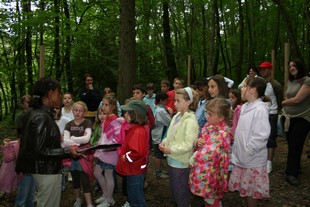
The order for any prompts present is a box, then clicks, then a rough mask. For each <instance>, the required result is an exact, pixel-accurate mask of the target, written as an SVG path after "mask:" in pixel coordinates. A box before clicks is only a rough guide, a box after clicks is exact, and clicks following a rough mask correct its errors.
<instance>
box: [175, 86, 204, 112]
mask: <svg viewBox="0 0 310 207" xmlns="http://www.w3.org/2000/svg"><path fill="white" fill-rule="evenodd" d="M190 90H191V91H192V94H193V102H192V103H191V104H190V105H189V107H188V108H189V109H190V110H191V111H194V110H195V109H196V108H197V104H198V102H199V95H198V93H197V92H196V91H195V90H194V89H192V88H190ZM175 94H178V95H181V96H183V98H184V99H185V100H187V101H190V97H189V95H188V93H187V92H186V90H185V89H184V88H179V89H177V90H176V91H175Z"/></svg>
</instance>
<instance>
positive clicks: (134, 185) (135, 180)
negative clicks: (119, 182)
mask: <svg viewBox="0 0 310 207" xmlns="http://www.w3.org/2000/svg"><path fill="white" fill-rule="evenodd" d="M144 178H145V174H141V175H134V176H126V180H127V196H128V202H129V204H130V207H146V202H145V198H144V189H143V188H144Z"/></svg>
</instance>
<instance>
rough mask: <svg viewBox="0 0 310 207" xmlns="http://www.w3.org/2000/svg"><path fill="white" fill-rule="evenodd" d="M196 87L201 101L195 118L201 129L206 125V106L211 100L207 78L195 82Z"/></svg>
mask: <svg viewBox="0 0 310 207" xmlns="http://www.w3.org/2000/svg"><path fill="white" fill-rule="evenodd" d="M195 85H196V88H197V89H196V91H197V93H198V95H199V99H200V100H199V102H198V105H197V109H196V111H195V116H196V119H197V121H198V124H199V128H200V129H201V128H202V127H203V126H204V125H205V123H206V116H205V112H206V105H207V103H208V101H209V99H210V95H209V92H208V80H207V79H206V78H201V79H199V80H197V81H196V82H195Z"/></svg>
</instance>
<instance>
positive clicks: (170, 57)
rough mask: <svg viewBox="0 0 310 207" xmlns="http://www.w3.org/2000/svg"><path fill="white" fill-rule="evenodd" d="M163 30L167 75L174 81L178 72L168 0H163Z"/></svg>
mask: <svg viewBox="0 0 310 207" xmlns="http://www.w3.org/2000/svg"><path fill="white" fill-rule="evenodd" d="M163 31H164V48H165V56H166V63H167V76H168V79H169V81H170V82H171V83H172V82H173V79H174V78H176V77H177V76H178V73H177V67H176V63H175V59H174V51H173V47H172V42H171V36H170V24H169V4H168V0H163Z"/></svg>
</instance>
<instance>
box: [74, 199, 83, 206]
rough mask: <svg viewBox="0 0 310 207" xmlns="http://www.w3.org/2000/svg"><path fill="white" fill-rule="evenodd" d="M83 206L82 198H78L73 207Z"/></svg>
mask: <svg viewBox="0 0 310 207" xmlns="http://www.w3.org/2000/svg"><path fill="white" fill-rule="evenodd" d="M81 206H82V200H81V199H80V198H77V199H76V201H75V203H74V204H73V207H81Z"/></svg>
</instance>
